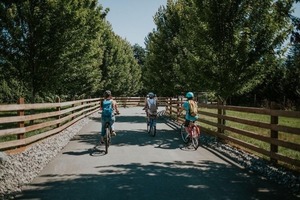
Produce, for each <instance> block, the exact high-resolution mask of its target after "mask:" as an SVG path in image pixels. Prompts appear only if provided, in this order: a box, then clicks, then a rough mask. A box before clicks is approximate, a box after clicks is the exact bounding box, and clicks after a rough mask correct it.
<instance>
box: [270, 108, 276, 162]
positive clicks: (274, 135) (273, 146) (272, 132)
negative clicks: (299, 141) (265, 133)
mask: <svg viewBox="0 0 300 200" xmlns="http://www.w3.org/2000/svg"><path fill="white" fill-rule="evenodd" d="M274 108H275V106H274V105H273V104H272V103H271V109H274ZM273 111H274V110H273ZM277 124H278V116H277V115H275V114H274V112H272V110H271V127H272V125H277ZM271 138H272V139H278V131H275V130H273V129H272V128H271ZM270 150H271V152H272V153H278V146H277V145H275V144H271V145H270ZM271 162H272V163H273V164H277V163H278V160H277V159H274V158H271Z"/></svg>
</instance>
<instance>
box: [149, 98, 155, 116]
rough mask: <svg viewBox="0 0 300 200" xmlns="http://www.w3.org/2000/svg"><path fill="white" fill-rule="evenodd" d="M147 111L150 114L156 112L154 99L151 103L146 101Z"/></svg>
mask: <svg viewBox="0 0 300 200" xmlns="http://www.w3.org/2000/svg"><path fill="white" fill-rule="evenodd" d="M147 102H148V109H149V111H150V113H152V114H154V113H156V111H157V107H156V101H155V99H153V101H151V102H150V99H148V101H147Z"/></svg>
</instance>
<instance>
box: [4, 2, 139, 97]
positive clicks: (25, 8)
mask: <svg viewBox="0 0 300 200" xmlns="http://www.w3.org/2000/svg"><path fill="white" fill-rule="evenodd" d="M108 11H109V9H105V11H103V8H102V6H101V5H98V2H97V1H96V0H66V1H59V0H44V1H30V0H25V1H13V2H11V1H1V2H0V30H1V31H0V84H1V85H2V87H1V90H2V93H1V96H0V101H5V102H7V101H14V99H18V97H19V96H23V97H25V98H26V99H27V100H29V99H30V101H31V102H37V101H38V102H40V101H43V98H45V99H49V98H47V97H53V96H56V95H59V96H67V99H74V98H87V97H91V96H98V95H100V93H101V91H102V90H104V87H105V88H107V87H110V88H111V89H112V90H115V91H116V93H117V94H120V95H124V94H132V93H133V94H134V93H136V92H137V91H138V90H139V89H140V87H141V82H140V76H141V72H140V69H139V68H138V65H137V63H136V61H135V59H134V55H133V51H132V49H131V47H130V45H129V44H128V42H126V41H125V40H123V39H122V38H119V37H117V36H115V35H114V33H113V31H112V29H111V27H110V25H109V23H108V22H107V21H106V19H105V16H106V15H107V13H108ZM107 38H109V39H110V40H114V42H113V43H111V42H110V41H107ZM111 45H112V46H111ZM111 49H113V50H112V53H111V54H110V53H107V52H110V50H111ZM113 54H115V55H113ZM114 56H115V57H116V59H115V57H114ZM108 60H109V62H107V61H108ZM108 70H109V72H108ZM51 99H52V98H50V100H51Z"/></svg>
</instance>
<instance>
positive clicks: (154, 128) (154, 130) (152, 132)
mask: <svg viewBox="0 0 300 200" xmlns="http://www.w3.org/2000/svg"><path fill="white" fill-rule="evenodd" d="M150 135H151V136H152V137H154V136H155V135H156V126H155V125H154V119H151V122H150Z"/></svg>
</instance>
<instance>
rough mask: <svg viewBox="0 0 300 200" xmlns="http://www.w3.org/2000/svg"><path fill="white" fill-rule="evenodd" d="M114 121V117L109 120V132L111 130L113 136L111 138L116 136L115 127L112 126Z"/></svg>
mask: <svg viewBox="0 0 300 200" xmlns="http://www.w3.org/2000/svg"><path fill="white" fill-rule="evenodd" d="M115 121H116V117H115V116H113V117H112V118H111V119H110V127H111V130H112V135H113V136H115V135H116V132H115V126H114V123H115Z"/></svg>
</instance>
